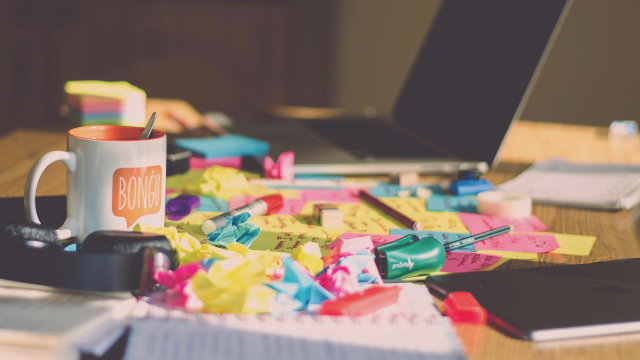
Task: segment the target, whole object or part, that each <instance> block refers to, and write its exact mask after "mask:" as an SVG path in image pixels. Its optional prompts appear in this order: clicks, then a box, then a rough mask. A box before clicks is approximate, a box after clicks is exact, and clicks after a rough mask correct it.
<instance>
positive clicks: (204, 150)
mask: <svg viewBox="0 0 640 360" xmlns="http://www.w3.org/2000/svg"><path fill="white" fill-rule="evenodd" d="M175 144H176V145H177V146H180V147H182V148H185V149H187V150H189V151H191V152H192V153H193V154H194V156H193V157H192V158H191V160H190V166H191V168H192V169H194V168H195V169H204V168H207V167H209V166H213V165H219V166H226V167H233V168H236V169H239V168H240V165H241V163H242V157H244V156H254V157H257V158H261V157H264V156H265V155H266V154H267V153H268V152H269V143H268V142H265V141H262V140H258V139H254V138H250V137H247V136H242V135H237V134H227V135H221V136H216V137H208V138H188V139H185V138H183V139H176V140H175Z"/></svg>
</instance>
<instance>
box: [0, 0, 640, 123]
mask: <svg viewBox="0 0 640 360" xmlns="http://www.w3.org/2000/svg"><path fill="white" fill-rule="evenodd" d="M438 5H439V0H399V1H388V0H322V1H313V0H280V1H278V0H270V1H257V0H255V1H248V0H245V1H240V0H236V1H214V0H183V1H178V0H173V1H171V0H164V1H158V0H129V1H115V0H84V1H81V0H5V1H0V132H6V131H7V130H9V129H12V128H15V127H18V126H22V127H26V126H28V127H36V126H37V127H42V126H49V125H51V124H55V123H57V122H60V121H61V119H60V117H59V116H58V115H57V112H58V108H59V106H60V105H61V104H63V102H64V98H63V93H62V86H63V84H64V82H65V81H67V80H77V79H100V80H126V81H129V82H131V83H133V84H134V85H137V86H139V87H141V88H143V89H144V90H145V91H146V92H147V94H148V96H150V97H170V98H183V99H186V100H188V101H189V102H191V103H192V104H193V105H194V106H195V107H196V108H197V109H198V110H200V111H207V110H223V111H228V112H239V111H252V110H255V109H260V108H262V107H264V106H265V105H268V104H272V103H280V104H291V105H306V106H340V107H346V108H352V109H360V108H362V107H365V106H373V107H375V108H376V109H378V112H379V113H380V114H381V115H383V116H385V115H387V116H388V115H389V114H390V113H391V109H392V108H393V104H394V102H395V98H396V96H397V94H398V93H399V91H400V88H401V86H402V84H403V82H404V79H405V77H406V75H407V72H408V69H409V68H410V66H411V64H412V62H413V58H414V56H415V53H416V52H417V50H418V49H419V46H420V44H421V42H422V39H423V38H424V36H425V34H426V31H427V29H428V27H429V22H430V21H431V20H432V18H433V16H434V14H435V11H436V9H437V7H438ZM639 102H640V1H637V0H607V1H602V0H575V3H574V6H573V8H572V10H571V12H570V13H569V16H568V18H567V22H566V24H565V26H564V28H563V29H562V31H561V33H560V36H559V38H558V40H557V42H556V45H555V47H554V48H553V50H552V52H551V54H550V57H549V59H548V62H547V65H546V67H545V68H544V70H543V72H542V74H541V77H540V79H539V81H538V84H537V86H536V87H535V89H534V91H533V94H532V96H531V99H530V101H529V103H528V105H527V107H526V108H525V111H524V115H523V118H525V119H529V120H540V121H552V122H566V123H583V124H599V125H606V124H608V123H609V122H610V121H611V120H613V119H628V118H633V117H634V116H635V113H636V111H637V109H638V106H639Z"/></svg>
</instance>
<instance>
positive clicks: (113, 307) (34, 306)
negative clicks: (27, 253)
mask: <svg viewBox="0 0 640 360" xmlns="http://www.w3.org/2000/svg"><path fill="white" fill-rule="evenodd" d="M7 283H12V282H9V281H6V280H3V281H2V282H1V284H2V285H3V286H1V287H0V359H78V358H79V357H80V352H88V353H92V354H93V355H95V356H102V355H103V354H104V353H105V352H106V351H107V350H108V349H109V348H110V347H111V345H113V343H114V342H115V341H116V340H117V339H118V338H119V337H120V336H121V335H122V334H123V331H124V330H125V328H126V326H127V325H128V323H129V320H130V315H131V313H132V311H133V308H134V306H135V304H136V299H135V298H134V297H133V296H131V294H119V293H118V294H109V295H97V294H83V293H77V292H76V293H73V292H63V291H57V290H54V289H46V290H45V289H44V288H45V287H39V286H33V287H34V289H31V288H12V287H4V285H6V284H7ZM16 284H19V286H22V285H23V284H20V283H16ZM35 288H43V290H36V289H35Z"/></svg>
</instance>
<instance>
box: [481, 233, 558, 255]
mask: <svg viewBox="0 0 640 360" xmlns="http://www.w3.org/2000/svg"><path fill="white" fill-rule="evenodd" d="M559 247H560V245H558V241H556V238H555V236H553V235H541V234H516V233H510V234H504V235H500V236H496V237H493V238H491V239H487V240H485V241H480V242H478V243H475V248H476V250H501V251H517V252H525V253H546V252H549V251H552V250H555V249H557V248H559Z"/></svg>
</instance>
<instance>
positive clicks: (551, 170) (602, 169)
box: [497, 159, 640, 209]
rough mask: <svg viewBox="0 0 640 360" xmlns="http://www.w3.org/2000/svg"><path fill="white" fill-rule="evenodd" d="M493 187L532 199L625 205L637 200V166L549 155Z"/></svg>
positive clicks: (594, 205) (582, 204) (597, 205)
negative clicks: (548, 157)
mask: <svg viewBox="0 0 640 360" xmlns="http://www.w3.org/2000/svg"><path fill="white" fill-rule="evenodd" d="M497 189H498V190H501V191H506V192H515V193H521V194H527V195H529V196H531V198H532V199H533V201H534V202H536V203H544V204H553V205H566V206H577V207H587V208H598V209H622V208H626V209H628V208H630V207H633V206H634V205H635V204H637V203H638V201H640V166H632V165H613V164H578V163H573V162H569V161H564V160H558V159H550V160H546V161H543V162H537V163H535V164H534V165H533V166H531V167H530V168H529V169H527V170H526V171H525V172H523V173H522V174H520V175H518V176H517V177H515V178H514V179H512V180H509V181H507V182H505V183H504V184H502V185H500V186H498V187H497Z"/></svg>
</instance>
